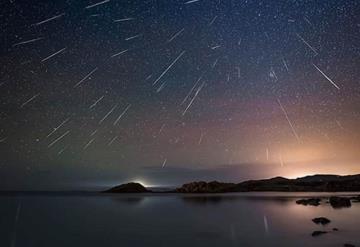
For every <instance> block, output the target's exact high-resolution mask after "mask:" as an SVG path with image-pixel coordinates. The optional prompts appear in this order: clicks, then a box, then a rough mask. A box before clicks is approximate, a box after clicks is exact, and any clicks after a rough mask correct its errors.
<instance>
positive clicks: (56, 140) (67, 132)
mask: <svg viewBox="0 0 360 247" xmlns="http://www.w3.org/2000/svg"><path fill="white" fill-rule="evenodd" d="M69 133H70V130H68V131H66V132H65V133H64V134H62V135H61V136H60V137H58V138H57V139H55V141H53V142H52V143H50V144H49V145H48V148H50V147H52V146H53V145H54V144H55V143H57V142H58V141H60V140H61V139H63V138H64V137H65V136H66V135H67V134H69Z"/></svg>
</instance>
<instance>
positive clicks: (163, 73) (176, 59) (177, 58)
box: [153, 51, 185, 85]
mask: <svg viewBox="0 0 360 247" xmlns="http://www.w3.org/2000/svg"><path fill="white" fill-rule="evenodd" d="M184 53H185V51H183V52H181V53H180V55H179V56H177V57H176V58H175V60H174V61H173V62H172V63H171V64H170V65H169V66H168V67H167V68H166V69H165V70H164V71H163V72H162V73H161V75H160V76H159V77H158V78H157V79H156V80H155V81H154V83H153V85H155V84H156V83H158V81H159V80H160V79H161V78H162V77H163V76H164V75H165V74H166V73H167V72H168V71H169V69H171V67H172V66H173V65H174V64H175V63H176V62H177V61H178V60H179V59H180V58H181V57H182V56H183V55H184Z"/></svg>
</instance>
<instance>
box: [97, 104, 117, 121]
mask: <svg viewBox="0 0 360 247" xmlns="http://www.w3.org/2000/svg"><path fill="white" fill-rule="evenodd" d="M116 107H117V104H116V105H115V106H114V107H113V108H111V110H110V111H109V112H108V113H106V115H105V116H104V117H103V118H102V119H101V120H100V121H99V124H101V123H102V122H104V120H105V119H106V118H107V117H108V116H109V115H110V114H111V113H112V112H113V111H114V110H115V108H116Z"/></svg>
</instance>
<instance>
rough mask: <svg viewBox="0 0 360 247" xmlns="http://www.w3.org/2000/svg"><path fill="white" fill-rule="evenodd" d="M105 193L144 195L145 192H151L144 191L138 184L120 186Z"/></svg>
mask: <svg viewBox="0 0 360 247" xmlns="http://www.w3.org/2000/svg"><path fill="white" fill-rule="evenodd" d="M105 192H107V193H145V192H151V191H150V190H148V189H146V188H145V187H144V186H143V185H142V184H140V183H127V184H121V185H119V186H116V187H113V188H111V189H109V190H107V191H105Z"/></svg>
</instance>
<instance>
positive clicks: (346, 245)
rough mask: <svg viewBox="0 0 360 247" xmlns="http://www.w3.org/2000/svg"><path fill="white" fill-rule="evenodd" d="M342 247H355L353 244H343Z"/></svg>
mask: <svg viewBox="0 0 360 247" xmlns="http://www.w3.org/2000/svg"><path fill="white" fill-rule="evenodd" d="M344 247H355V245H353V244H344Z"/></svg>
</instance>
